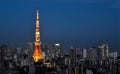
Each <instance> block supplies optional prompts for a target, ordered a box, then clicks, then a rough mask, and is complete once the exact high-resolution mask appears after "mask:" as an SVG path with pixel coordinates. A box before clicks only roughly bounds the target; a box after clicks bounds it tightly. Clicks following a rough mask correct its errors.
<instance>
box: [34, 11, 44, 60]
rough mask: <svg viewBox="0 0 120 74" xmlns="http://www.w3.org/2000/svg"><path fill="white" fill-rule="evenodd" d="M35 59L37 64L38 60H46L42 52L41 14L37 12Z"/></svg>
mask: <svg viewBox="0 0 120 74" xmlns="http://www.w3.org/2000/svg"><path fill="white" fill-rule="evenodd" d="M33 59H34V61H35V62H37V61H38V60H44V57H43V54H42V50H41V40H40V27H39V12H38V10H37V16H36V32H35V46H34V52H33Z"/></svg>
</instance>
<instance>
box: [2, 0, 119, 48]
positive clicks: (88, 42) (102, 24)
mask: <svg viewBox="0 0 120 74" xmlns="http://www.w3.org/2000/svg"><path fill="white" fill-rule="evenodd" d="M36 9H39V13H40V28H41V29H40V31H41V39H42V44H51V45H52V44H54V43H60V44H61V46H62V47H63V49H68V48H70V46H71V45H73V46H75V47H80V48H90V47H92V46H97V45H100V44H102V43H108V44H109V45H110V48H111V49H112V50H119V49H120V0H0V43H6V44H15V45H18V46H22V45H24V46H26V45H27V42H30V41H31V42H33V41H34V35H35V34H34V32H35V18H36Z"/></svg>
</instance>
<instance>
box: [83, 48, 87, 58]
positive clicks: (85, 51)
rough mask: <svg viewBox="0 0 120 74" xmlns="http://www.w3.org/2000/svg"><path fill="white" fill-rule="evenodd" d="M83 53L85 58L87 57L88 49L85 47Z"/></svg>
mask: <svg viewBox="0 0 120 74" xmlns="http://www.w3.org/2000/svg"><path fill="white" fill-rule="evenodd" d="M82 55H83V58H86V57H87V49H83V53H82Z"/></svg>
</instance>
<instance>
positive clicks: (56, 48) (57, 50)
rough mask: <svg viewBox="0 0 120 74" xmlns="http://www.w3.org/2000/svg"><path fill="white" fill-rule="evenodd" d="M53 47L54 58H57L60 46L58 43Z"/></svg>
mask: <svg viewBox="0 0 120 74" xmlns="http://www.w3.org/2000/svg"><path fill="white" fill-rule="evenodd" d="M54 47H55V57H59V56H60V54H61V50H60V49H61V46H60V44H59V43H56V44H55V46H54Z"/></svg>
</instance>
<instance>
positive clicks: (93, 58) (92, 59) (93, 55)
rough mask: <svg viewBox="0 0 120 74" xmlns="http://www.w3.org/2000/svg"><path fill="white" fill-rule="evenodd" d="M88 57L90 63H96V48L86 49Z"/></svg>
mask: <svg viewBox="0 0 120 74" xmlns="http://www.w3.org/2000/svg"><path fill="white" fill-rule="evenodd" d="M88 58H89V61H90V65H94V64H96V60H97V48H96V47H92V48H90V49H89V50H88Z"/></svg>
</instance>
